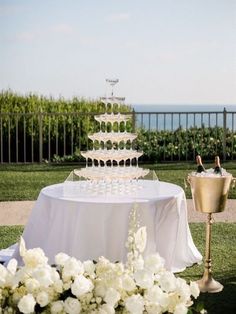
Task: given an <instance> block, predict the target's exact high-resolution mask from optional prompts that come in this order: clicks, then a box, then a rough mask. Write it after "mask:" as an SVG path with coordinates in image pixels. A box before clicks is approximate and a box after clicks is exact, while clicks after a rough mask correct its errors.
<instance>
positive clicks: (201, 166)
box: [196, 155, 206, 173]
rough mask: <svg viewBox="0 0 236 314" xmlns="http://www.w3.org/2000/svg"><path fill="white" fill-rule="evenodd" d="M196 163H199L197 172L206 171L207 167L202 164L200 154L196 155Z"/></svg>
mask: <svg viewBox="0 0 236 314" xmlns="http://www.w3.org/2000/svg"><path fill="white" fill-rule="evenodd" d="M196 163H197V171H196V172H197V173H201V172H206V169H205V168H204V166H203V164H202V158H201V156H200V155H197V156H196Z"/></svg>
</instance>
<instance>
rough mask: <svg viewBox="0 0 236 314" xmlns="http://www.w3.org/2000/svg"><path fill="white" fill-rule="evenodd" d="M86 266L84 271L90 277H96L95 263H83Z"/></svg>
mask: <svg viewBox="0 0 236 314" xmlns="http://www.w3.org/2000/svg"><path fill="white" fill-rule="evenodd" d="M83 265H84V271H85V272H86V273H87V274H88V275H89V276H93V275H95V273H94V272H95V269H96V266H95V265H94V263H93V262H92V261H85V262H84V263H83Z"/></svg>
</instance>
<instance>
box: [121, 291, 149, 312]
mask: <svg viewBox="0 0 236 314" xmlns="http://www.w3.org/2000/svg"><path fill="white" fill-rule="evenodd" d="M144 304H145V302H144V299H143V297H142V296H141V295H140V294H135V295H132V296H130V297H128V298H127V299H126V300H125V308H126V309H127V310H128V311H129V312H130V313H131V314H142V313H143V311H144Z"/></svg>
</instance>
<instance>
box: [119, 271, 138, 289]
mask: <svg viewBox="0 0 236 314" xmlns="http://www.w3.org/2000/svg"><path fill="white" fill-rule="evenodd" d="M122 288H123V289H124V290H126V291H129V292H130V291H134V290H135V289H136V284H135V282H134V280H133V278H131V277H130V276H129V275H128V274H124V275H123V276H122Z"/></svg>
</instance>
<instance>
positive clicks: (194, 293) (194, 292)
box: [190, 281, 200, 299]
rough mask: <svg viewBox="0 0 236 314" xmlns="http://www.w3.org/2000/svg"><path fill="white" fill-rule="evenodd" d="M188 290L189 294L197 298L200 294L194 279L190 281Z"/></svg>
mask: <svg viewBox="0 0 236 314" xmlns="http://www.w3.org/2000/svg"><path fill="white" fill-rule="evenodd" d="M190 291H191V295H192V296H193V297H194V298H195V299H197V297H198V296H199V294H200V289H199V286H198V284H197V283H196V282H195V281H190Z"/></svg>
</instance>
